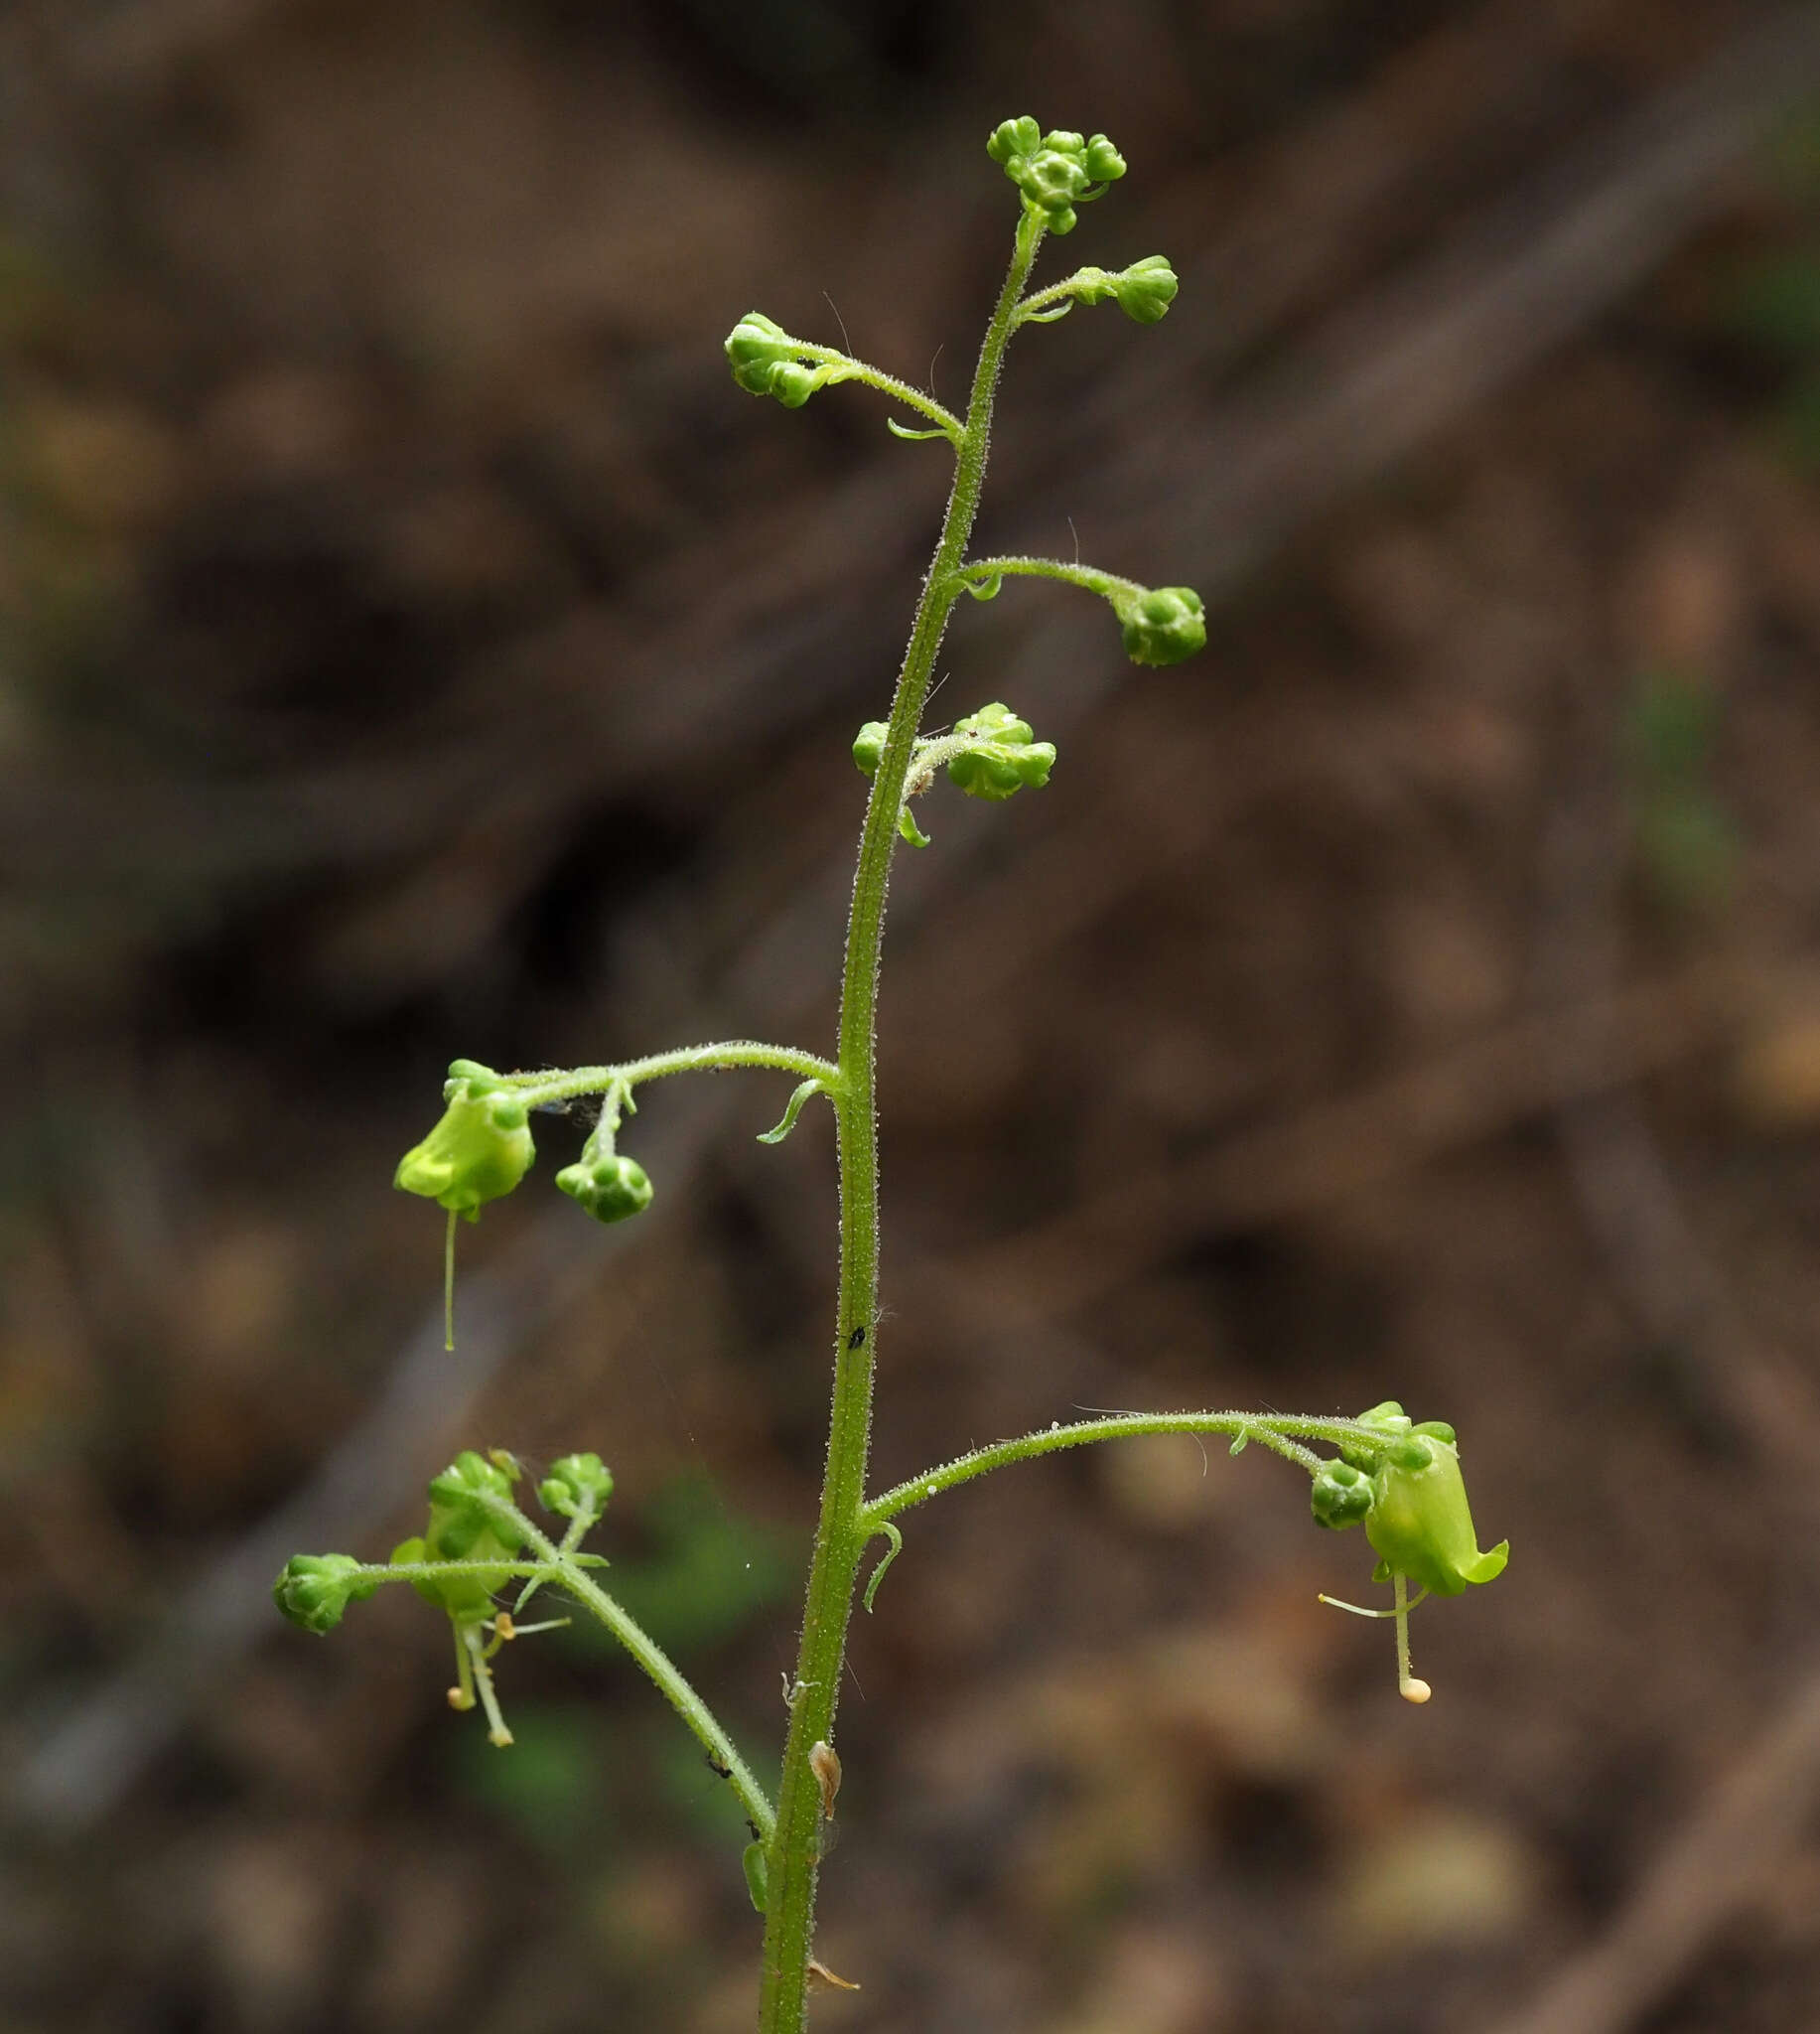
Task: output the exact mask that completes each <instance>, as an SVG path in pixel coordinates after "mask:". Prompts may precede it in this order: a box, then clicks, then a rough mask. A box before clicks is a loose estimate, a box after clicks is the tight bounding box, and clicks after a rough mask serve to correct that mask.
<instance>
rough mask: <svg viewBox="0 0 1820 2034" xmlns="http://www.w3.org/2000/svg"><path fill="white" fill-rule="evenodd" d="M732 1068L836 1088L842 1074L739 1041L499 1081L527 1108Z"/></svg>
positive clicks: (797, 1055) (794, 1054)
mask: <svg viewBox="0 0 1820 2034" xmlns="http://www.w3.org/2000/svg"><path fill="white" fill-rule="evenodd" d="M729 1067H774V1068H775V1069H776V1070H777V1072H778V1073H780V1074H794V1075H796V1076H797V1077H798V1078H799V1079H802V1080H811V1081H821V1082H824V1083H825V1084H826V1085H827V1086H828V1087H830V1088H834V1087H837V1086H838V1085H839V1082H840V1069H839V1068H838V1067H837V1066H835V1064H834V1063H833V1061H832V1060H824V1059H822V1058H821V1057H820V1056H819V1055H818V1054H815V1053H805V1052H799V1051H798V1050H797V1049H796V1047H794V1046H788V1045H764V1044H762V1043H761V1042H760V1041H759V1040H757V1039H753V1038H736V1039H730V1040H726V1041H723V1042H721V1043H718V1044H715V1045H690V1046H679V1047H678V1048H677V1049H676V1050H675V1051H673V1052H667V1053H647V1054H646V1055H645V1056H644V1058H643V1059H641V1060H626V1061H623V1062H622V1063H621V1064H620V1065H618V1066H614V1067H575V1068H572V1069H569V1070H566V1071H565V1072H563V1073H560V1074H533V1073H526V1074H501V1075H500V1076H499V1079H500V1080H501V1081H502V1082H503V1083H504V1084H505V1086H506V1087H508V1088H510V1089H511V1090H513V1093H514V1094H515V1095H516V1096H517V1098H518V1099H519V1100H521V1101H522V1102H523V1103H524V1105H525V1106H526V1107H527V1108H541V1107H542V1106H544V1104H545V1103H547V1102H553V1101H570V1100H573V1099H574V1097H575V1096H576V1095H578V1094H602V1093H605V1092H606V1090H608V1089H610V1088H625V1089H628V1090H630V1089H632V1088H636V1087H637V1086H638V1085H639V1084H640V1083H641V1082H644V1081H662V1080H664V1079H666V1078H667V1077H668V1076H669V1075H671V1074H700V1073H712V1072H716V1071H718V1070H720V1069H722V1068H729Z"/></svg>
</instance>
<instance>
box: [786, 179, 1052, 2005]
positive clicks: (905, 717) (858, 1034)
mask: <svg viewBox="0 0 1820 2034" xmlns="http://www.w3.org/2000/svg"><path fill="white" fill-rule="evenodd" d="M1043 231H1044V227H1043V221H1042V219H1041V218H1040V217H1039V216H1038V215H1037V214H1035V213H1034V212H1032V211H1030V210H1028V209H1027V210H1026V211H1025V212H1024V214H1023V216H1022V218H1020V220H1019V224H1018V235H1017V245H1016V250H1015V252H1014V254H1013V256H1012V262H1011V267H1010V270H1009V272H1008V273H1007V275H1006V278H1005V285H1004V288H1003V289H1002V290H1001V291H1000V292H999V298H998V303H997V305H996V306H995V307H994V310H993V314H992V321H991V323H990V324H989V325H988V326H987V328H986V337H985V339H984V341H983V343H982V344H981V347H980V356H979V364H978V366H977V367H976V368H975V370H974V375H973V389H972V394H971V396H970V397H969V400H968V404H967V421H966V427H965V429H964V430H963V431H962V432H961V433H960V434H959V436H958V438H957V440H956V442H955V462H954V485H953V487H952V489H951V491H950V493H949V496H948V508H947V513H946V515H945V516H944V517H943V519H942V525H941V535H940V537H939V539H938V540H937V543H936V546H935V555H934V557H933V559H932V560H931V561H930V565H929V571H928V576H927V578H925V579H924V581H923V583H922V594H921V598H920V600H919V601H918V603H917V607H916V617H915V621H914V623H913V624H912V626H911V629H910V645H909V647H908V649H907V650H906V652H905V655H904V664H903V668H902V669H901V670H900V672H899V675H898V685H897V690H896V692H895V693H894V695H893V698H892V708H891V719H890V722H889V724H888V732H887V734H886V738H885V748H884V752H883V754H882V755H881V757H880V759H879V767H878V770H877V772H876V773H875V775H874V777H873V783H872V795H871V797H870V799H868V800H867V805H866V823H865V828H864V831H863V832H862V834H861V836H860V854H859V868H858V870H857V872H856V874H855V877H854V883H853V905H852V910H851V912H850V914H849V917H848V923H847V954H846V965H845V968H844V971H843V976H842V982H841V1008H840V1075H839V1086H838V1088H837V1089H836V1090H835V1092H834V1108H835V1121H836V1123H837V1125H838V1133H839V1142H840V1221H841V1230H840V1299H839V1305H838V1308H837V1311H836V1316H835V1344H834V1394H833V1404H832V1409H831V1412H830V1416H829V1428H828V1457H827V1466H826V1470H825V1473H824V1476H823V1481H822V1497H821V1513H820V1517H819V1519H818V1520H817V1523H816V1528H815V1548H814V1553H813V1556H812V1558H811V1561H810V1566H809V1583H808V1593H807V1599H806V1601H805V1603H804V1607H803V1619H802V1641H801V1648H800V1652H799V1654H798V1657H797V1666H796V1678H795V1682H794V1684H793V1687H792V1690H791V1702H790V1722H789V1735H788V1739H787V1741H786V1743H785V1746H784V1753H783V1778H782V1781H781V1784H780V1786H779V1789H778V1796H777V1833H776V1838H775V1840H774V1841H773V1842H772V1843H771V1845H770V1857H769V1874H770V1894H769V1899H768V1902H767V1907H768V1911H767V1914H766V1920H765V1950H764V1962H763V1972H762V1978H761V1989H760V2007H759V2026H760V2030H761V2034H800V2030H801V2028H802V2027H803V2025H804V2023H805V2021H806V2018H807V2013H808V1965H809V1960H810V1956H811V1953H812V1945H813V1940H814V1927H815V1891H816V1876H817V1869H818V1865H819V1862H820V1851H821V1790H820V1786H819V1784H818V1782H817V1779H816V1776H815V1774H814V1772H813V1770H812V1769H811V1767H810V1763H809V1751H810V1748H811V1747H812V1746H813V1745H815V1744H816V1743H818V1742H821V1743H829V1744H831V1743H832V1742H833V1736H834V1717H835V1711H836V1709H837V1707H838V1705H839V1695H840V1676H841V1671H842V1667H843V1665H844V1662H845V1659H846V1645H847V1627H848V1624H849V1622H850V1621H851V1619H852V1615H853V1596H854V1589H855V1586H856V1584H857V1581H858V1578H859V1566H860V1560H861V1557H862V1555H863V1554H864V1552H865V1547H866V1542H867V1540H868V1539H869V1538H870V1537H871V1536H872V1528H871V1527H870V1526H868V1525H867V1524H866V1523H865V1520H864V1516H863V1505H864V1500H865V1489H866V1456H867V1448H868V1445H869V1442H870V1439H871V1431H872V1384H873V1367H874V1362H875V1356H876V1350H875V1342H876V1331H877V1322H878V1277H879V1154H878V1125H877V1115H876V1100H875V1074H876V1045H875V1020H876V1015H877V1009H878V993H879V955H880V950H881V945H882V943H883V938H884V929H885V896H886V888H887V884H888V882H889V879H890V873H891V856H892V849H893V847H894V846H895V845H896V842H897V838H898V813H899V809H900V807H901V806H902V804H903V801H904V786H905V782H906V780H907V778H908V777H909V775H910V761H911V753H912V750H913V748H914V744H915V740H916V730H917V728H918V726H919V725H920V724H921V720H922V709H923V704H924V701H925V700H926V698H927V696H928V688H929V682H930V679H931V677H932V675H933V673H934V668H935V656H936V653H937V652H938V651H939V649H940V647H941V639H942V634H943V632H944V630H945V629H946V627H947V621H948V616H949V614H950V612H951V611H952V609H953V606H954V603H955V601H956V600H957V599H958V598H959V596H960V592H961V587H960V582H959V578H958V571H959V567H960V564H961V560H962V559H963V558H964V556H965V555H966V547H967V538H968V536H969V535H970V534H971V532H972V529H973V518H974V515H975V513H976V511H977V510H978V508H979V499H980V488H981V485H982V483H983V481H984V479H985V473H986V455H987V450H988V447H989V444H990V440H991V435H992V400H993V394H994V391H995V389H996V388H997V385H998V377H999V367H1000V364H1001V363H1002V362H1003V360H1004V357H1005V345H1006V342H1007V340H1008V339H1009V338H1010V337H1011V331H1012V325H1013V320H1014V316H1015V314H1016V311H1017V307H1018V300H1019V298H1020V296H1021V295H1022V294H1023V290H1024V284H1025V282H1026V280H1027V279H1028V277H1029V275H1030V270H1031V264H1032V263H1033V262H1034V261H1035V259H1036V256H1037V249H1038V247H1039V246H1040V245H1041V243H1042V239H1043Z"/></svg>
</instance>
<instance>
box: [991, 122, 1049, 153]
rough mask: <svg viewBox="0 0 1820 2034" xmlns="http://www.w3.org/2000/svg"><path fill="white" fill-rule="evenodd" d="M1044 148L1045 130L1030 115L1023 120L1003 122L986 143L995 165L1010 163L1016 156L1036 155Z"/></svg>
mask: <svg viewBox="0 0 1820 2034" xmlns="http://www.w3.org/2000/svg"><path fill="white" fill-rule="evenodd" d="M1042 146H1043V129H1042V128H1041V127H1039V126H1038V125H1037V123H1036V121H1035V120H1033V119H1032V118H1031V117H1030V115H1029V114H1028V113H1026V114H1025V115H1024V117H1023V119H1021V120H1001V121H1000V122H999V124H998V125H997V126H996V127H995V128H994V129H993V130H992V137H991V139H990V140H989V141H988V142H987V143H986V153H987V154H988V155H989V156H991V158H992V160H993V161H994V162H995V163H1009V162H1010V161H1011V159H1012V158H1013V157H1014V156H1021V155H1035V154H1036V152H1037V150H1038V149H1039V148H1041V147H1042Z"/></svg>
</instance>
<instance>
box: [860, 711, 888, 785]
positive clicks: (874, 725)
mask: <svg viewBox="0 0 1820 2034" xmlns="http://www.w3.org/2000/svg"><path fill="white" fill-rule="evenodd" d="M890 732H891V730H890V729H889V728H888V727H887V726H886V725H885V723H884V722H883V721H882V720H869V721H868V722H867V723H866V725H865V726H864V727H863V728H861V729H860V731H859V733H858V734H857V735H855V736H854V738H853V760H854V762H855V763H856V764H858V766H859V769H860V774H861V775H862V776H863V777H877V776H878V774H879V764H880V762H881V761H882V760H883V759H884V755H885V737H886V736H887V735H888V734H889V733H890Z"/></svg>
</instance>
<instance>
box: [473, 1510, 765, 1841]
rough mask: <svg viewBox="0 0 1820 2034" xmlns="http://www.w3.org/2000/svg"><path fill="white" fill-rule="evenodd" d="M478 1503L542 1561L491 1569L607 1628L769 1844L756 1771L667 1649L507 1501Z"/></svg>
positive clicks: (761, 1838)
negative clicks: (560, 1595)
mask: <svg viewBox="0 0 1820 2034" xmlns="http://www.w3.org/2000/svg"><path fill="white" fill-rule="evenodd" d="M474 1502H475V1503H476V1504H478V1505H479V1506H480V1507H481V1508H482V1510H483V1511H485V1512H486V1513H487V1514H488V1516H489V1517H490V1518H491V1519H492V1520H494V1521H495V1522H496V1523H497V1524H499V1525H501V1526H510V1527H511V1528H512V1530H513V1531H515V1532H517V1533H519V1534H521V1535H522V1536H523V1538H524V1539H525V1541H526V1542H527V1543H528V1544H529V1545H530V1546H532V1547H533V1548H535V1550H536V1552H537V1554H538V1556H539V1559H538V1561H537V1563H536V1565H535V1567H534V1568H530V1567H529V1564H526V1563H519V1562H510V1563H506V1562H501V1563H497V1564H494V1563H488V1565H489V1566H495V1567H496V1572H498V1573H499V1574H502V1575H503V1574H523V1573H526V1572H527V1570H528V1571H529V1572H539V1571H541V1572H544V1573H546V1574H547V1575H548V1576H549V1578H550V1579H551V1580H552V1581H560V1582H561V1584H562V1586H563V1587H564V1588H565V1589H566V1590H567V1591H568V1592H569V1594H570V1595H571V1596H573V1597H574V1598H575V1600H576V1602H577V1603H579V1604H581V1605H582V1606H583V1608H584V1609H586V1610H588V1611H589V1612H591V1613H592V1615H593V1616H594V1617H596V1618H597V1619H598V1620H599V1621H600V1622H601V1623H602V1624H604V1625H605V1626H606V1627H607V1629H608V1630H609V1631H610V1632H611V1633H612V1634H613V1636H614V1637H615V1638H616V1639H618V1640H619V1642H620V1644H621V1645H622V1646H624V1647H625V1648H626V1650H627V1652H628V1653H630V1655H631V1657H632V1658H633V1660H635V1661H636V1662H637V1663H638V1665H639V1666H640V1667H641V1668H642V1669H643V1670H644V1671H645V1672H646V1674H648V1675H649V1676H650V1678H651V1680H652V1681H653V1682H654V1683H655V1684H656V1687H657V1691H658V1693H659V1694H661V1695H662V1696H663V1698H664V1700H665V1701H667V1702H668V1703H669V1705H670V1707H671V1708H672V1709H674V1710H675V1711H676V1713H677V1715H678V1716H680V1717H681V1718H682V1720H683V1722H684V1723H686V1724H687V1725H688V1727H689V1728H690V1730H692V1731H693V1732H694V1733H695V1736H696V1738H697V1739H698V1740H699V1742H700V1744H701V1746H702V1748H703V1750H704V1751H706V1752H707V1753H708V1754H709V1755H710V1756H711V1757H712V1758H713V1759H714V1760H715V1762H716V1770H717V1771H719V1770H722V1769H724V1770H725V1772H726V1775H727V1783H728V1785H729V1786H730V1787H731V1788H732V1789H733V1791H734V1793H735V1794H737V1795H738V1796H739V1799H740V1806H741V1807H742V1808H743V1809H744V1810H745V1811H746V1814H747V1816H748V1818H749V1819H750V1820H751V1822H752V1825H753V1827H754V1828H755V1829H756V1830H757V1831H758V1834H759V1837H760V1840H761V1841H763V1842H767V1843H769V1842H770V1840H771V1836H772V1832H773V1831H774V1830H775V1828H776V1822H777V1817H776V1812H775V1810H773V1809H772V1807H771V1805H770V1798H769V1797H768V1796H767V1794H766V1792H765V1790H764V1788H763V1787H761V1786H760V1785H759V1782H758V1780H757V1778H756V1777H755V1776H754V1774H753V1771H752V1768H751V1767H750V1766H748V1765H747V1763H746V1761H745V1760H744V1759H743V1758H742V1757H741V1756H740V1752H739V1747H738V1746H737V1745H736V1744H735V1743H734V1741H733V1740H732V1738H730V1737H729V1736H728V1735H727V1733H726V1731H725V1730H724V1729H723V1728H722V1727H721V1722H720V1719H719V1718H718V1717H717V1716H716V1715H715V1713H714V1711H713V1710H712V1709H710V1708H709V1707H708V1705H707V1703H706V1702H704V1701H703V1700H702V1698H701V1696H700V1695H698V1694H697V1693H696V1692H695V1690H694V1688H693V1687H692V1686H690V1684H689V1681H688V1679H687V1677H686V1676H685V1675H684V1674H683V1673H682V1672H681V1671H680V1670H679V1669H678V1668H677V1666H676V1665H675V1663H674V1662H673V1661H672V1660H671V1659H670V1657H669V1655H668V1654H667V1653H666V1652H664V1650H663V1648H662V1647H661V1646H659V1645H658V1644H657V1642H656V1640H655V1639H653V1638H652V1637H651V1636H650V1634H649V1633H648V1632H646V1631H645V1629H644V1627H643V1626H642V1625H641V1624H639V1623H638V1621H637V1619H636V1618H634V1617H633V1616H632V1615H631V1613H630V1611H628V1610H626V1609H624V1608H622V1606H621V1605H620V1604H619V1603H618V1602H616V1601H615V1599H614V1598H613V1597H611V1596H610V1595H608V1593H607V1591H606V1590H605V1589H603V1588H602V1587H601V1585H600V1584H599V1583H598V1582H597V1581H595V1580H594V1578H593V1577H592V1576H591V1575H590V1574H589V1572H588V1570H587V1569H586V1568H585V1567H584V1566H583V1565H582V1564H581V1562H580V1561H579V1560H578V1559H577V1558H576V1556H575V1555H574V1554H572V1553H570V1552H568V1551H566V1550H565V1549H564V1548H563V1547H560V1546H558V1545H557V1544H556V1542H555V1541H554V1540H552V1539H551V1538H550V1537H549V1536H548V1534H546V1533H544V1532H540V1531H539V1530H538V1528H537V1526H535V1525H534V1524H533V1523H532V1522H531V1521H530V1520H529V1519H527V1518H526V1517H525V1515H524V1514H523V1513H522V1512H521V1511H519V1509H518V1507H517V1506H516V1505H514V1504H513V1503H512V1502H511V1500H510V1499H509V1498H502V1497H495V1496H494V1495H492V1494H491V1493H490V1492H485V1491H484V1492H479V1493H477V1494H476V1495H475V1498H474Z"/></svg>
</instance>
